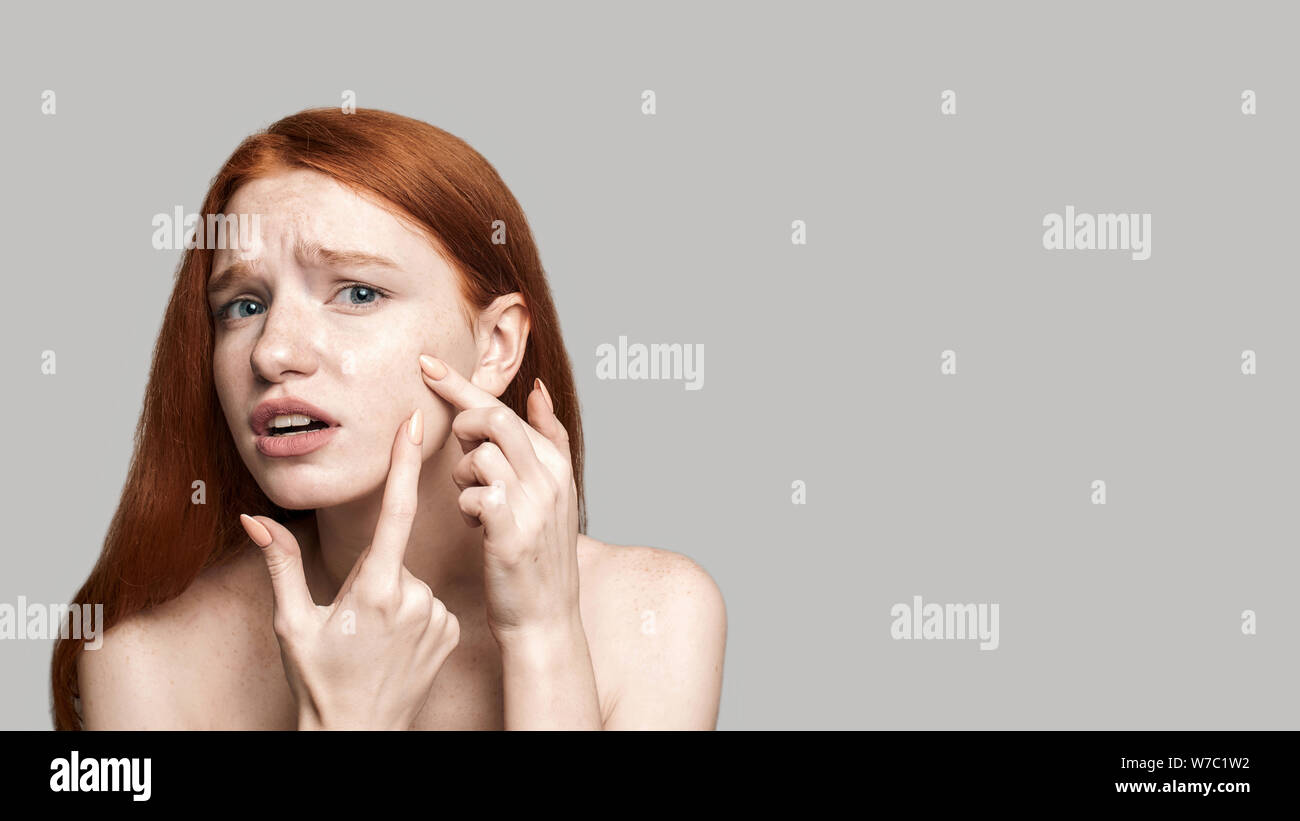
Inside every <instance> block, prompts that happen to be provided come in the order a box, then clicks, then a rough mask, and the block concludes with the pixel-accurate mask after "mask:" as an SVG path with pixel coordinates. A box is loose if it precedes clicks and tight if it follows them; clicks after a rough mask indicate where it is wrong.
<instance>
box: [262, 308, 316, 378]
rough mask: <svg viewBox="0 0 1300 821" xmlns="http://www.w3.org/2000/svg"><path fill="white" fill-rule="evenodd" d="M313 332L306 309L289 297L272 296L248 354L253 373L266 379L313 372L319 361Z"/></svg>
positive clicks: (313, 326) (311, 322)
mask: <svg viewBox="0 0 1300 821" xmlns="http://www.w3.org/2000/svg"><path fill="white" fill-rule="evenodd" d="M316 333H317V330H316V328H315V325H314V323H313V320H312V317H311V315H310V312H309V311H308V310H306V309H305V308H304V307H303V306H299V305H297V304H296V303H295V302H293V301H292V297H287V298H283V299H277V300H275V301H274V302H273V303H272V304H271V307H270V308H269V309H267V312H266V319H265V320H264V321H263V323H262V333H261V335H260V336H259V337H258V340H257V344H256V345H254V346H253V352H252V354H251V355H250V356H249V360H250V363H251V364H252V367H253V373H254V374H256V375H257V376H258V378H259V379H263V380H265V381H267V382H281V381H283V380H284V379H285V378H286V377H288V376H291V375H294V374H297V375H300V376H308V375H310V374H312V373H315V371H316V368H317V367H318V365H319V361H320V360H319V355H318V353H317V350H316V344H315V339H316Z"/></svg>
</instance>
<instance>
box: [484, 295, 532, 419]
mask: <svg viewBox="0 0 1300 821" xmlns="http://www.w3.org/2000/svg"><path fill="white" fill-rule="evenodd" d="M531 323H532V318H531V315H530V314H529V312H528V305H527V304H526V303H525V302H524V296H523V294H521V293H519V292H515V293H512V294H505V295H503V296H499V297H497V298H496V299H494V300H492V304H490V305H488V306H487V307H486V308H484V309H483V310H482V312H480V313H479V316H478V320H477V321H476V322H475V323H474V339H475V350H476V351H477V352H478V360H477V361H476V362H475V363H474V373H473V374H471V375H470V380H469V381H470V382H471V383H473V384H474V385H476V386H477V387H479V388H482V389H483V390H485V391H487V392H488V393H490V394H492V395H493V396H497V397H499V396H501V394H503V393H505V392H506V386H508V385H509V384H510V382H511V380H513V379H514V378H515V374H516V373H517V372H518V371H519V367H520V366H521V365H523V363H524V351H525V349H526V345H527V344H528V331H529V329H530V328H531V327H532V324H531Z"/></svg>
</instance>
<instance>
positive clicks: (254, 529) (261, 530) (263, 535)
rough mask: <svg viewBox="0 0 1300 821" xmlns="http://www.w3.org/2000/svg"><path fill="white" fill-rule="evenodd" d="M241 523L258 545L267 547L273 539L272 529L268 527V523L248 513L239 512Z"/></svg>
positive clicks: (249, 536)
mask: <svg viewBox="0 0 1300 821" xmlns="http://www.w3.org/2000/svg"><path fill="white" fill-rule="evenodd" d="M239 523H240V524H242V525H243V526H244V531H245V532H247V533H248V538H250V539H252V540H253V544H255V545H257V546H258V547H266V546H267V545H269V544H270V543H271V542H272V541H274V540H273V539H272V538H271V531H269V530H267V529H266V525H264V524H262V523H261V522H259V521H258V520H256V519H254V518H253V517H252V516H249V515H248V514H247V513H241V514H239Z"/></svg>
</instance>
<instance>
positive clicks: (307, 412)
mask: <svg viewBox="0 0 1300 821" xmlns="http://www.w3.org/2000/svg"><path fill="white" fill-rule="evenodd" d="M291 413H300V414H302V415H304V416H310V417H311V418H312V419H319V420H320V421H322V422H324V423H325V424H327V425H329V426H330V427H331V428H332V427H335V426H336V425H338V422H337V421H335V419H334V417H333V416H330V415H329V414H328V413H326V412H325V411H323V410H321V409H320V408H318V407H316V406H315V405H313V404H312V403H310V402H308V401H307V400H305V399H299V398H298V397H296V396H286V397H284V398H283V399H268V400H266V401H265V402H263V403H262V404H260V405H258V406H257V407H255V408H253V412H252V413H250V414H249V415H248V424H249V426H250V427H252V429H253V432H254V433H256V434H257V435H258V436H267V435H269V434H270V432H271V427H270V426H271V420H272V419H274V418H275V417H277V416H281V415H286V414H291Z"/></svg>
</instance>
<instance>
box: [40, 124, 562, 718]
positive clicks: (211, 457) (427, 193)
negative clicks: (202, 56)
mask: <svg viewBox="0 0 1300 821" xmlns="http://www.w3.org/2000/svg"><path fill="white" fill-rule="evenodd" d="M286 167H287V168H308V169H313V170H316V171H319V172H321V173H324V174H328V175H329V176H331V177H333V178H334V179H336V180H338V181H339V182H341V183H343V184H345V185H348V186H351V187H352V188H353V189H355V190H358V191H362V192H370V193H373V194H377V195H378V196H380V197H382V198H383V199H384V200H386V201H387V202H388V203H390V204H391V205H393V206H396V208H397V209H398V210H399V211H400V212H404V214H405V215H406V216H408V217H409V218H411V219H413V220H414V221H415V222H416V223H417V224H419V225H420V226H422V227H423V228H424V229H425V230H426V231H427V232H428V233H429V235H430V236H431V238H432V240H433V241H434V243H435V244H436V245H437V247H438V248H439V250H440V251H441V252H442V253H443V254H444V255H446V256H447V258H448V259H449V261H451V262H452V263H453V267H454V268H456V269H457V271H458V273H459V277H458V279H459V281H460V285H461V292H462V295H463V296H464V299H465V302H466V304H467V305H468V306H472V307H473V308H475V309H479V310H481V309H483V308H485V307H487V305H488V304H489V303H490V302H491V301H492V299H493V298H495V297H496V296H499V295H501V294H509V293H513V292H516V291H517V292H519V293H521V294H522V295H523V298H524V300H525V302H526V303H527V306H528V310H529V314H530V318H531V324H530V330H529V334H528V344H527V345H526V347H525V353H524V359H523V364H522V365H521V366H520V368H519V372H518V374H517V375H516V377H515V379H514V381H513V382H511V384H510V386H509V387H508V388H507V389H506V391H505V393H504V394H503V395H502V396H501V401H502V402H503V403H505V404H506V405H509V406H510V408H511V409H513V410H514V411H515V413H517V414H519V415H520V417H522V418H524V419H526V418H527V410H526V408H525V404H524V403H525V401H526V400H527V397H528V393H529V391H530V390H531V388H532V382H533V377H535V376H540V377H541V378H542V381H543V382H545V383H546V388H547V390H548V391H549V392H550V394H551V397H552V400H553V401H554V403H555V413H556V415H557V416H558V417H559V419H560V421H561V422H563V423H564V427H565V428H566V429H567V430H568V432H569V438H570V444H571V448H572V454H573V472H574V480H575V483H576V484H577V490H578V510H579V530H580V531H581V532H583V533H586V531H587V514H586V502H585V499H584V497H583V481H582V479H583V472H582V464H583V446H582V421H581V416H580V414H579V409H578V396H577V391H576V389H575V386H574V379H573V371H572V366H571V365H570V362H569V356H568V353H567V351H566V350H565V348H564V342H563V339H562V337H561V334H560V323H559V318H558V317H557V315H556V311H555V305H554V303H553V302H552V301H551V293H550V288H549V286H548V285H547V282H546V275H545V272H544V271H543V269H542V263H541V258H540V256H539V255H538V252H537V247H536V245H535V244H534V242H533V237H532V232H531V230H530V229H529V226H528V221H527V219H526V218H525V217H524V212H523V209H521V208H520V206H519V203H518V202H517V201H516V200H515V198H514V195H513V194H511V193H510V190H509V189H508V188H507V187H506V185H505V183H504V182H503V181H502V180H501V177H500V175H498V174H497V172H496V169H495V168H493V167H492V165H491V164H490V163H488V161H487V160H486V159H484V158H483V157H482V156H481V155H480V154H479V153H478V152H477V151H475V150H474V149H473V148H471V147H470V146H469V145H468V144H467V143H465V142H464V141H463V140H461V139H459V138H458V137H455V136H453V135H451V134H449V133H447V132H446V131H443V130H442V129H440V128H436V127H434V126H432V125H429V124H428V123H424V122H421V121H419V120H413V119H411V118H409V117H403V116H400V115H397V114H392V113H389V112H386V111H378V110H374V109H360V108H359V109H356V110H355V112H354V113H344V112H342V111H341V110H340V109H337V108H318V109H310V110H307V111H303V112H300V113H298V114H294V115H291V116H289V117H285V118H284V119H282V120H280V121H279V122H277V123H275V124H274V125H272V126H270V127H269V128H267V129H266V130H265V131H263V132H259V133H257V134H254V135H253V136H251V137H249V138H248V139H246V140H244V141H243V143H241V144H240V145H239V147H238V148H236V149H235V152H234V154H232V155H231V156H230V159H228V160H227V161H226V163H225V165H223V166H222V167H221V170H220V171H219V172H218V173H217V176H216V177H215V178H214V179H213V181H212V185H211V187H210V188H209V189H208V193H207V196H206V197H205V198H204V200H203V208H202V211H201V212H200V216H201V219H203V220H206V216H205V215H207V214H219V213H223V212H224V210H225V208H226V204H227V203H228V202H229V201H230V198H231V196H232V195H233V194H234V192H235V190H236V189H237V188H239V186H241V185H243V184H244V183H245V182H247V181H249V180H251V179H254V178H256V177H259V176H264V175H266V174H268V173H271V172H274V171H276V170H280V169H283V168H286ZM496 220H501V221H503V222H504V224H505V235H506V242H505V243H494V242H491V241H490V238H491V236H492V233H493V230H494V225H493V223H494V222H495V221H496ZM207 244H209V243H202V244H201V245H207ZM212 258H213V252H212V250H211V249H205V248H203V247H195V248H193V249H189V250H186V251H185V254H184V256H183V257H182V259H181V263H180V268H179V269H178V271H177V275H176V284H175V287H174V288H173V289H172V295H171V300H170V301H169V302H168V304H167V311H166V314H165V315H164V317H163V323H162V330H161V331H160V332H159V335H158V341H157V343H156V344H155V346H154V351H153V365H152V367H151V369H150V372H149V384H148V387H147V388H146V391H145V397H144V406H143V409H142V411H141V414H140V421H139V423H138V424H137V426H136V431H135V445H134V452H133V454H132V457H131V464H130V468H129V470H128V473H127V478H126V483H125V485H124V487H123V489H122V499H121V502H120V503H119V504H118V507H117V512H116V513H115V514H114V516H113V520H112V522H111V524H110V525H109V527H108V532H107V534H106V536H105V539H104V549H103V551H102V552H101V553H100V556H99V560H98V561H97V562H96V563H95V566H94V568H93V569H92V570H91V571H90V577H89V578H88V579H87V580H86V583H85V584H83V585H82V586H81V589H80V590H78V591H77V595H76V597H75V598H74V601H75V602H76V603H78V604H84V603H102V604H103V605H104V621H103V624H102V625H101V628H100V629H101V631H106V630H108V629H109V628H111V627H112V626H113V625H114V624H117V623H118V622H120V621H121V620H122V619H124V618H126V617H128V616H130V615H131V614H132V613H135V612H137V611H139V610H143V609H146V608H150V607H154V606H156V605H159V604H162V603H163V602H166V601H168V600H170V599H173V598H175V597H177V596H179V595H180V594H181V593H182V592H184V591H185V589H186V588H187V587H189V585H190V584H191V583H192V582H193V581H194V579H195V578H196V577H197V576H198V575H199V573H200V572H202V571H203V570H204V569H206V568H208V567H210V566H212V565H216V564H220V563H221V562H223V561H225V560H227V559H229V558H231V557H233V556H235V555H236V554H237V553H238V552H239V551H240V550H242V549H243V548H244V547H245V546H246V545H247V544H248V537H247V535H246V534H245V533H244V531H243V528H242V527H241V526H240V524H239V521H238V519H239V514H240V513H248V514H251V515H259V514H260V515H265V516H270V517H273V518H276V519H277V520H280V521H285V520H291V519H294V518H298V517H301V516H304V515H307V514H309V513H310V511H289V510H284V509H282V508H280V507H279V506H277V505H275V504H274V503H273V502H271V501H270V499H268V498H267V496H266V494H264V493H263V492H262V490H261V488H259V487H258V486H257V483H256V482H255V481H254V479H253V477H252V475H251V474H250V473H249V472H248V469H247V468H246V467H245V466H244V463H243V462H242V460H241V459H240V457H239V453H238V451H237V450H236V449H235V443H234V440H233V439H232V438H231V434H230V429H229V427H228V426H227V423H226V419H225V416H224V415H223V413H222V411H221V406H220V404H219V403H218V400H217V392H216V387H215V385H214V383H213V378H212V347H213V327H212V322H213V320H212V317H211V314H210V312H209V309H208V303H207V294H206V288H207V281H208V277H209V276H210V275H211V272H212ZM196 480H203V481H204V482H205V484H206V492H207V498H206V504H193V503H191V494H192V493H193V483H194V482H195V481H196ZM81 650H82V641H81V640H79V639H60V640H59V641H58V642H57V644H56V645H55V647H54V657H53V660H52V663H51V669H50V682H51V686H52V690H53V699H52V708H51V712H52V715H53V719H54V727H55V728H56V729H59V730H73V729H81V728H82V721H81V716H80V714H79V710H78V705H77V699H78V698H79V693H78V690H77V659H78V656H79V654H80V653H81Z"/></svg>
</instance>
